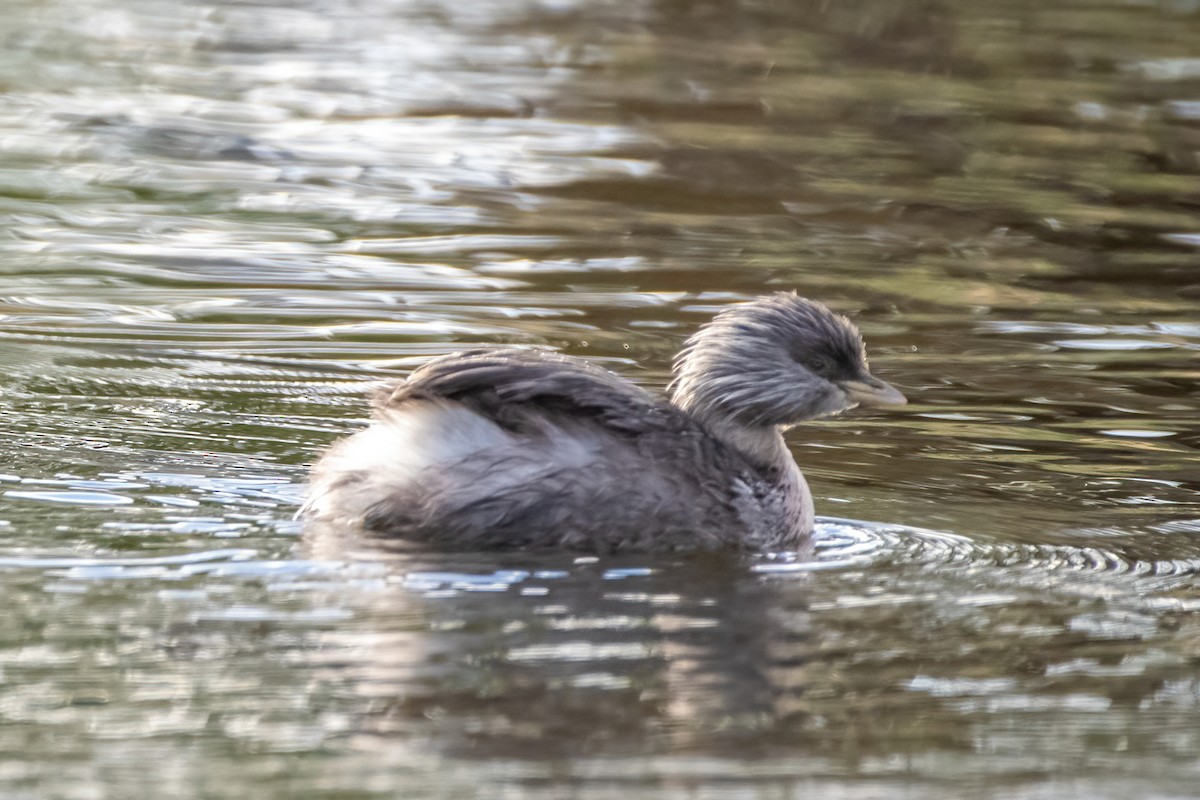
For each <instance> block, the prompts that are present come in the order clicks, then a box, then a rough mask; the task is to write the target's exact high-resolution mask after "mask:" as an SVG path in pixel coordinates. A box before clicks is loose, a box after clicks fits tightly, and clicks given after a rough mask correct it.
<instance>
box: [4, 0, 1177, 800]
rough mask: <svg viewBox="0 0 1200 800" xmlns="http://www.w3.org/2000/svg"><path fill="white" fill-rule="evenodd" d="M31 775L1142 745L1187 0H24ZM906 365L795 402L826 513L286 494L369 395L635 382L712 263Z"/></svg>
mask: <svg viewBox="0 0 1200 800" xmlns="http://www.w3.org/2000/svg"><path fill="white" fill-rule="evenodd" d="M0 37H2V39H3V42H4V44H5V47H4V48H3V55H0V217H2V218H3V220H4V224H3V226H0V276H2V277H0V420H2V424H0V601H3V603H4V606H5V608H6V609H7V613H6V614H5V615H4V617H3V620H2V621H0V723H2V724H0V784H3V786H4V792H3V793H4V796H5V797H11V798H38V799H39V800H41V799H42V798H64V799H67V800H75V798H81V799H90V798H95V797H108V796H129V797H143V796H151V795H162V796H167V795H169V796H172V797H185V798H186V797H197V798H241V797H244V796H246V795H247V794H248V793H253V794H254V795H255V796H259V797H265V798H269V797H280V798H282V797H297V796H303V797H313V798H331V799H332V798H339V800H341V799H344V798H374V797H394V796H400V795H403V796H406V797H445V798H452V797H453V798H458V797H464V796H479V797H488V798H493V797H532V798H547V799H549V798H562V797H578V798H587V800H601V799H605V798H615V797H628V796H631V795H633V796H637V797H647V798H689V800H693V799H695V798H710V797H712V798H715V797H721V798H725V797H746V798H755V799H756V800H757V799H758V798H763V799H764V800H765V798H779V797H802V796H808V795H816V796H822V797H831V798H854V799H858V798H864V799H865V798H882V797H887V798H908V797H911V798H921V800H926V799H927V798H992V797H996V798H999V797H1004V798H1067V797H1087V798H1107V797H1112V798H1118V797H1120V798H1124V797H1134V796H1136V797H1147V798H1151V797H1153V798H1175V797H1189V796H1193V795H1194V794H1195V789H1194V786H1195V785H1196V780H1197V778H1198V777H1200V774H1198V769H1197V762H1196V759H1195V753H1196V752H1197V750H1198V749H1200V741H1198V734H1197V728H1196V725H1195V719H1196V714H1197V711H1198V709H1197V702H1198V698H1200V669H1198V668H1197V663H1198V659H1200V624H1198V621H1200V617H1198V616H1197V611H1198V609H1200V592H1198V591H1197V589H1196V573H1197V570H1198V569H1200V499H1198V498H1200V494H1198V489H1200V479H1198V478H1197V475H1200V471H1198V469H1200V459H1198V457H1197V447H1198V446H1200V425H1198V423H1197V419H1198V418H1200V414H1198V413H1197V412H1198V405H1200V403H1198V401H1197V399H1196V398H1197V382H1198V379H1200V362H1198V361H1197V350H1198V349H1200V316H1198V315H1197V312H1196V308H1197V302H1198V301H1200V277H1198V274H1197V272H1196V264H1197V258H1198V257H1200V188H1198V187H1200V155H1198V154H1200V105H1198V103H1200V60H1198V59H1197V51H1196V44H1195V43H1196V41H1200V12H1198V11H1197V9H1196V8H1195V7H1194V5H1193V4H1190V3H1185V2H1166V1H1165V0H1164V2H1103V0H1078V1H1077V2H1067V3H1057V4H1053V5H1051V6H1045V5H1044V4H1040V3H1032V2H1025V1H1024V0H1002V2H997V3H990V4H987V5H986V6H985V5H983V4H967V3H926V2H906V1H904V2H887V3H883V2H871V1H870V0H860V1H856V2H844V3H832V4H830V3H816V2H794V1H792V0H789V1H788V2H783V0H763V1H762V2H754V3H731V2H723V1H722V0H714V1H713V2H695V3H677V2H638V1H637V0H614V2H611V3H576V2H572V0H563V1H562V2H541V3H539V2H528V3H523V4H513V3H496V2H488V1H486V0H485V1H484V2H472V3H469V4H463V3H442V2H437V1H436V0H428V2H408V1H405V2H401V1H400V0H372V1H371V2H352V1H351V0H307V1H306V2H289V3H283V2H274V0H263V2H239V1H238V0H228V2H224V1H217V2H214V0H196V1H195V2H183V3H179V2H165V0H120V1H119V2H112V0H110V1H109V2H105V3H100V2H95V1H94V0H72V1H71V2H67V0H39V1H37V2H34V0H14V1H13V2H10V3H9V4H8V7H7V8H6V10H5V13H4V14H3V15H0ZM777 289H797V290H799V291H800V292H801V293H803V294H806V295H808V296H811V297H815V298H819V299H821V300H824V301H825V302H827V303H829V304H830V305H832V306H833V307H835V308H837V309H838V310H840V311H843V312H845V313H848V314H850V315H852V316H853V317H854V318H855V320H856V321H857V322H858V323H859V324H860V327H861V328H862V329H863V331H864V333H865V334H866V337H867V340H868V343H869V346H870V351H871V355H872V367H873V369H874V370H876V371H877V372H878V373H879V374H880V375H882V376H883V377H885V378H886V379H887V380H889V381H892V382H894V383H896V384H897V385H898V386H900V387H901V388H902V389H903V390H904V391H905V392H906V394H908V396H909V397H910V399H911V400H912V401H913V403H912V405H911V406H909V407H908V408H906V409H903V410H900V411H896V412H888V413H882V412H881V413H868V412H854V413H852V414H849V415H847V416H845V417H843V418H839V419H836V420H830V421H823V422H819V423H815V424H811V425H806V426H804V427H802V428H800V429H797V430H796V431H794V432H793V433H792V434H791V435H790V438H789V441H790V443H791V444H792V446H793V449H794V451H795V454H796V457H797V459H798V460H799V461H800V463H801V465H802V467H803V468H804V470H805V472H806V474H807V475H808V477H809V481H810V484H811V485H812V487H813V490H814V493H815V495H816V500H817V506H818V512H819V513H820V514H823V515H824V517H825V520H824V522H823V523H822V525H821V526H820V528H819V532H818V534H819V537H818V541H817V556H816V558H815V559H814V560H813V561H811V562H800V561H797V560H795V559H792V558H788V557H786V556H780V555H775V556H762V557H759V558H753V559H742V560H738V559H730V558H724V557H721V558H713V557H691V558H647V557H640V558H638V557H626V558H620V559H614V558H602V559H594V558H589V557H579V556H577V555H574V554H562V555H542V556H530V555H527V554H477V555H462V554H460V555H436V554H410V555H407V556H405V557H387V556H384V555H382V554H372V553H368V552H362V551H358V550H354V549H352V548H351V549H345V548H333V549H332V550H330V549H328V548H325V549H323V548H322V547H320V546H317V545H315V544H314V542H313V541H312V540H311V539H306V538H305V537H304V536H302V533H301V530H300V528H299V526H298V525H297V524H296V523H295V522H294V521H293V520H292V516H293V514H294V511H295V509H296V507H297V504H298V502H299V498H300V497H301V496H302V492H303V487H302V484H303V481H304V475H305V468H306V465H307V464H308V463H310V462H311V461H312V460H313V459H314V457H315V456H316V454H318V453H319V452H320V450H321V449H322V448H323V447H325V446H327V445H328V444H329V443H330V442H332V441H333V440H334V439H335V438H337V437H338V436H339V435H342V434H345V433H348V432H351V431H354V430H357V429H358V427H359V426H360V425H361V423H362V419H363V417H364V415H365V406H364V402H363V394H364V392H365V390H366V388H367V387H368V386H370V385H371V384H372V383H373V382H375V381H378V380H381V379H385V378H388V377H391V376H396V375H402V374H404V373H405V372H406V371H407V370H408V369H410V368H411V367H412V366H414V365H416V364H418V363H420V362H421V361H422V360H424V359H426V358H428V357H430V356H434V355H438V354H442V353H446V352H451V351H453V350H457V349H462V348H465V347H469V346H475V345H480V344H496V343H505V344H517V345H528V346H539V347H548V348H553V349H558V350H561V351H563V352H567V353H570V354H573V355H581V356H586V357H589V358H592V359H595V360H597V361H599V362H601V363H603V364H605V365H606V366H608V367H610V368H611V369H614V370H616V371H618V372H621V373H622V374H625V375H627V376H629V377H630V378H631V379H633V380H636V381H638V382H639V383H642V384H643V385H645V386H647V387H650V388H652V389H659V388H661V387H662V386H664V385H665V383H666V381H667V380H668V368H669V363H670V358H671V356H672V354H673V353H674V352H675V351H676V349H677V348H678V347H679V345H680V343H681V342H682V341H683V339H684V338H686V336H687V335H688V334H689V333H690V332H691V331H693V330H694V329H695V327H696V326H697V325H699V324H700V323H701V322H703V321H704V320H705V319H707V318H708V317H709V316H710V315H711V314H713V313H715V312H716V311H717V310H719V309H720V308H723V307H725V306H726V305H728V304H729V303H732V302H736V301H739V300H744V299H747V298H750V297H753V296H755V295H757V294H761V293H763V292H767V291H773V290H777Z"/></svg>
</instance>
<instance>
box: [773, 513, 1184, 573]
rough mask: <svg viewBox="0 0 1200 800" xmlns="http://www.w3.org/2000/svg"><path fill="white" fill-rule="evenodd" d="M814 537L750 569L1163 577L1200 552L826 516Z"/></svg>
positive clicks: (774, 570)
mask: <svg viewBox="0 0 1200 800" xmlns="http://www.w3.org/2000/svg"><path fill="white" fill-rule="evenodd" d="M1176 527H1179V526H1176ZM1183 529H1185V530H1186V529H1189V528H1186V527H1184V528H1183ZM815 537H816V538H815V555H814V558H812V559H811V560H805V559H804V558H803V557H801V556H797V555H795V554H778V553H776V554H769V555H766V556H764V557H763V559H764V560H763V561H761V562H759V563H756V564H755V565H754V567H753V569H754V571H755V572H759V573H764V574H786V573H804V572H816V571H824V570H837V569H846V568H858V567H864V566H867V565H871V564H878V563H881V562H888V563H894V564H909V565H929V566H955V567H961V568H963V569H972V568H981V567H988V568H996V569H999V570H1001V571H1008V572H1009V573H1016V572H1020V571H1037V572H1042V573H1045V574H1047V575H1055V574H1061V573H1069V574H1085V575H1086V574H1114V575H1130V576H1133V577H1135V578H1141V577H1153V578H1167V577H1185V576H1189V575H1194V574H1196V573H1200V554H1198V555H1196V556H1194V557H1190V558H1172V559H1162V560H1144V559H1139V558H1135V557H1132V556H1129V555H1127V554H1125V553H1122V552H1120V551H1118V550H1114V549H1110V548H1103V547H1097V546H1071V545H1058V544H1023V543H1014V542H1002V543H1001V542H995V543H993V542H980V541H975V540H972V539H971V538H969V537H966V536H960V535H958V534H953V533H946V532H941V531H932V530H926V529H921V528H912V527H904V526H896V525H886V524H881V523H870V522H863V521H860V520H849V519H837V518H831V517H822V518H821V519H820V520H818V523H817V527H816V531H815Z"/></svg>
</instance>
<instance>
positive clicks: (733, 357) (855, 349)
mask: <svg viewBox="0 0 1200 800" xmlns="http://www.w3.org/2000/svg"><path fill="white" fill-rule="evenodd" d="M867 374H868V367H867V359H866V355H865V351H864V347H863V341H862V336H861V335H860V334H859V332H858V329H857V328H855V327H854V325H853V324H852V323H851V322H850V321H849V320H848V319H846V318H845V317H843V316H841V315H840V314H835V313H833V312H832V311H830V310H829V309H828V308H826V307H825V306H823V305H821V304H820V303H814V302H813V301H811V300H807V299H805V298H803V297H800V296H799V295H797V294H796V293H795V292H779V293H777V294H774V295H770V296H768V297H763V298H759V299H758V300H756V301H754V302H752V303H746V304H743V305H739V306H734V307H732V308H729V309H727V310H725V311H722V312H721V313H720V314H718V315H717V316H716V317H714V318H713V320H712V321H711V322H709V323H707V324H706V325H704V326H703V327H701V328H700V330H699V331H698V332H697V333H696V334H695V335H694V336H692V337H691V338H690V339H689V340H688V341H687V344H686V345H685V346H684V348H683V350H682V351H681V352H680V353H679V355H678V356H677V357H676V359H675V380H674V381H673V382H672V384H671V399H672V401H673V402H674V403H675V404H676V405H677V406H679V407H680V408H682V409H683V410H685V411H687V412H688V413H690V414H693V415H694V416H696V417H698V418H700V419H702V420H708V421H717V420H729V421H733V422H736V423H737V424H740V425H746V426H750V427H761V426H785V427H786V426H790V425H795V424H796V423H799V422H803V421H804V420H806V419H812V418H815V417H821V416H826V415H829V414H836V413H838V412H839V411H842V410H844V409H845V408H846V407H848V406H847V404H846V403H845V396H844V394H843V392H842V391H841V390H840V389H839V388H838V386H837V385H836V382H837V381H839V380H846V379H853V378H856V377H860V376H864V375H867ZM850 405H853V404H850Z"/></svg>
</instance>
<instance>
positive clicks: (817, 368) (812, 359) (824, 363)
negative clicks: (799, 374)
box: [804, 355, 833, 373]
mask: <svg viewBox="0 0 1200 800" xmlns="http://www.w3.org/2000/svg"><path fill="white" fill-rule="evenodd" d="M804 365H805V366H806V367H808V368H809V369H810V370H812V371H813V372H816V373H823V372H828V371H829V369H830V367H832V366H833V363H832V362H831V361H830V360H829V359H828V358H827V357H825V356H822V355H810V356H808V357H806V358H805V359H804Z"/></svg>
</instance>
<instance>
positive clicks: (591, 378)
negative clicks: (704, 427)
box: [374, 350, 690, 433]
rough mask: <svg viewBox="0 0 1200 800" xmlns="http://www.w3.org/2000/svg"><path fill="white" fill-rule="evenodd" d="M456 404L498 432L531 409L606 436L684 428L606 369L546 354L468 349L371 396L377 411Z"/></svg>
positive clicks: (521, 422) (665, 406)
mask: <svg viewBox="0 0 1200 800" xmlns="http://www.w3.org/2000/svg"><path fill="white" fill-rule="evenodd" d="M419 398H420V399H433V398H443V399H447V400H455V401H457V402H460V403H463V404H465V405H467V406H468V407H470V408H471V409H472V410H473V411H475V412H477V413H479V414H482V415H483V416H485V417H488V418H490V419H492V420H493V421H495V422H496V423H497V424H499V425H501V426H502V427H505V428H509V429H518V430H519V429H522V428H523V427H526V426H528V425H530V424H534V425H536V423H537V419H536V418H533V419H531V416H530V415H531V413H534V407H536V408H537V409H538V410H539V412H541V413H544V412H545V411H549V412H551V413H554V412H559V413H562V414H566V415H571V416H572V417H574V418H576V419H579V420H582V419H590V420H591V421H593V422H594V423H599V424H601V425H603V426H604V427H607V428H609V429H611V430H612V431H622V432H626V433H638V432H641V431H646V430H651V429H655V430H661V429H662V428H663V426H664V425H665V426H667V427H668V428H672V429H681V428H683V427H690V426H689V425H687V424H686V423H690V420H688V419H686V418H684V417H683V415H682V414H681V413H680V412H679V411H678V410H677V409H676V408H674V406H671V405H670V404H669V403H667V402H665V401H664V400H662V399H660V398H657V397H655V396H654V395H652V394H650V393H649V392H646V391H644V390H642V389H640V388H638V387H637V386H635V385H633V384H632V383H630V382H629V381H627V380H624V379H623V378H620V377H618V376H616V375H614V374H612V373H611V372H608V371H607V370H604V369H601V368H599V367H596V366H593V365H591V364H588V363H587V362H583V361H578V360H575V359H572V358H568V357H566V356H561V355H558V354H557V353H550V352H546V351H544V350H474V351H468V352H464V353H456V354H453V355H450V356H446V357H444V358H440V359H437V360H435V361H431V362H430V363H428V364H426V365H424V366H422V367H421V368H420V369H418V370H417V371H416V372H414V373H413V374H412V375H411V376H409V378H408V380H406V381H404V382H403V383H400V384H396V385H393V386H390V387H386V388H385V389H383V390H382V391H380V392H379V393H378V394H376V396H375V398H374V405H375V407H376V408H377V409H379V410H381V411H383V410H386V409H389V408H395V407H397V406H399V405H401V404H403V403H405V402H406V401H408V400H412V399H419Z"/></svg>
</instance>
